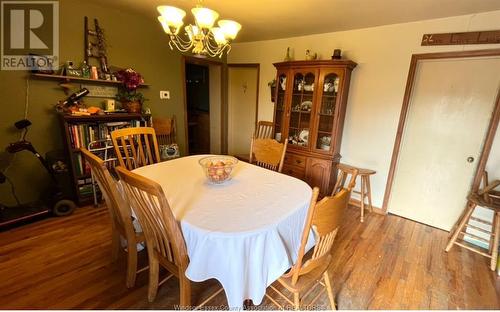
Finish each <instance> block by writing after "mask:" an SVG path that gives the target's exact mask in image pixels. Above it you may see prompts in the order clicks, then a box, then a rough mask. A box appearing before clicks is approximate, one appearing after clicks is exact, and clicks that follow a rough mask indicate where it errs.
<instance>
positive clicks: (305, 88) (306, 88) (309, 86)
mask: <svg viewBox="0 0 500 312" xmlns="http://www.w3.org/2000/svg"><path fill="white" fill-rule="evenodd" d="M304 91H314V84H310V85H304Z"/></svg>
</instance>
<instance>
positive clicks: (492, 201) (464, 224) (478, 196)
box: [445, 178, 500, 271]
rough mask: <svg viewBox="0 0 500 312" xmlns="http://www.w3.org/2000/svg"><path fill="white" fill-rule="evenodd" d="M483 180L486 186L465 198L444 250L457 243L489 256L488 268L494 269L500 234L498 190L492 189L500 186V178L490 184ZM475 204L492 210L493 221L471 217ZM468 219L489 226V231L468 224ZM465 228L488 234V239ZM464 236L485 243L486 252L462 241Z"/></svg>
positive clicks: (499, 198) (499, 193) (499, 199)
mask: <svg viewBox="0 0 500 312" xmlns="http://www.w3.org/2000/svg"><path fill="white" fill-rule="evenodd" d="M485 182H486V183H484V185H486V186H485V187H484V189H483V190H480V191H478V192H477V193H472V194H471V195H469V197H468V198H467V199H468V203H467V208H466V210H465V212H464V214H463V215H462V217H461V218H460V219H459V222H458V226H457V227H456V229H455V231H454V232H453V235H452V236H451V238H450V241H449V242H448V245H447V246H446V249H445V250H446V252H448V251H450V249H451V248H452V247H453V245H458V246H460V247H463V248H465V249H468V250H470V251H472V252H475V253H478V254H480V255H482V256H485V257H487V258H491V261H490V269H491V270H492V271H494V270H495V268H496V267H497V257H498V241H499V237H498V236H499V234H500V192H499V191H495V190H494V189H495V188H496V187H498V186H500V180H496V181H493V182H492V183H491V184H488V183H487V178H486V181H485ZM476 206H481V207H484V208H487V209H491V210H493V223H491V222H489V221H486V220H483V219H479V218H475V217H472V213H473V212H474V209H475V208H476ZM469 220H473V221H476V222H479V223H482V224H486V225H489V226H491V227H492V228H491V232H489V231H487V230H485V229H482V228H480V227H477V226H474V225H471V224H468V223H469ZM467 228H471V229H474V230H476V231H479V232H481V233H485V234H488V235H489V236H490V239H489V240H487V239H484V238H482V237H479V236H477V235H474V234H471V233H467V232H466V229H467ZM459 236H462V237H461V239H460V241H458V238H459ZM465 236H468V237H470V238H473V239H475V240H478V241H481V242H483V243H487V244H488V246H489V249H488V252H484V251H482V250H479V249H478V248H476V247H473V246H472V245H470V244H467V243H466V242H465V241H463V239H464V237H465Z"/></svg>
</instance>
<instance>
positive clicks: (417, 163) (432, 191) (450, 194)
mask: <svg viewBox="0 0 500 312" xmlns="http://www.w3.org/2000/svg"><path fill="white" fill-rule="evenodd" d="M412 64H413V60H412ZM412 68H413V70H414V72H412V69H410V76H409V81H408V84H409V86H410V91H411V92H410V93H408V92H407V95H405V103H406V105H407V106H406V108H405V107H403V112H402V117H401V120H400V129H398V133H401V135H400V136H399V135H398V138H399V139H400V141H399V142H398V138H397V139H396V144H395V155H393V162H392V164H391V172H390V173H389V179H388V187H387V190H386V197H385V198H384V204H386V203H387V204H386V207H387V208H388V211H389V212H390V213H393V214H396V215H399V216H402V217H405V218H409V219H412V220H415V221H417V222H421V223H424V224H428V225H431V226H434V227H437V228H440V229H443V230H446V231H449V230H450V229H451V228H452V226H453V224H454V223H455V222H456V220H457V218H458V217H459V215H460V214H461V213H462V211H463V209H464V207H465V205H466V201H467V199H466V197H467V194H468V193H469V191H470V190H471V186H472V183H473V180H474V177H475V174H476V171H477V168H478V163H479V159H480V156H481V152H482V150H483V143H484V141H485V137H486V134H487V132H488V126H489V121H490V119H491V116H492V112H493V110H494V108H495V104H496V98H497V94H498V92H499V86H500V77H499V76H498V72H499V70H500V56H498V55H497V56H474V57H453V56H451V55H450V57H449V58H446V57H439V58H429V59H425V58H423V59H420V60H418V62H417V61H415V64H413V65H412ZM410 78H411V79H410ZM407 91H408V90H407ZM404 105H405V104H404ZM405 109H406V111H405ZM404 114H406V116H404ZM401 123H402V124H401ZM398 144H399V146H398ZM391 173H392V174H393V176H391ZM391 183H392V184H391ZM391 187H392V189H391ZM389 194H390V196H389Z"/></svg>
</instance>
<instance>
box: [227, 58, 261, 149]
mask: <svg viewBox="0 0 500 312" xmlns="http://www.w3.org/2000/svg"><path fill="white" fill-rule="evenodd" d="M227 67H228V68H227V83H228V86H227V91H228V94H229V68H233V67H241V68H256V69H257V88H256V89H257V90H256V97H255V122H254V123H255V125H254V127H257V121H258V118H259V85H260V63H228V64H227ZM225 109H226V111H225V113H224V114H225V115H226V116H227V117H228V120H227V122H226V134H227V127H228V125H229V115H228V114H229V97H228V99H227V105H226V106H225ZM227 139H228V136H227V135H226V147H227V145H228V142H227Z"/></svg>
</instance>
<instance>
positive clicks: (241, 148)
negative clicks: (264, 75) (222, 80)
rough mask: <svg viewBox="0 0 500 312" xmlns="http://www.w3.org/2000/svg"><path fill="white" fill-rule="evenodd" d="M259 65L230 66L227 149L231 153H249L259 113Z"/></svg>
mask: <svg viewBox="0 0 500 312" xmlns="http://www.w3.org/2000/svg"><path fill="white" fill-rule="evenodd" d="M258 73H259V70H258V68H257V67H235V66H230V67H229V68H228V91H229V94H228V127H227V128H228V129H227V141H228V142H227V144H228V146H227V149H228V153H229V154H230V155H238V154H249V153H250V142H251V139H252V135H253V133H254V130H255V116H256V114H257V97H258V95H257V84H258Z"/></svg>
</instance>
